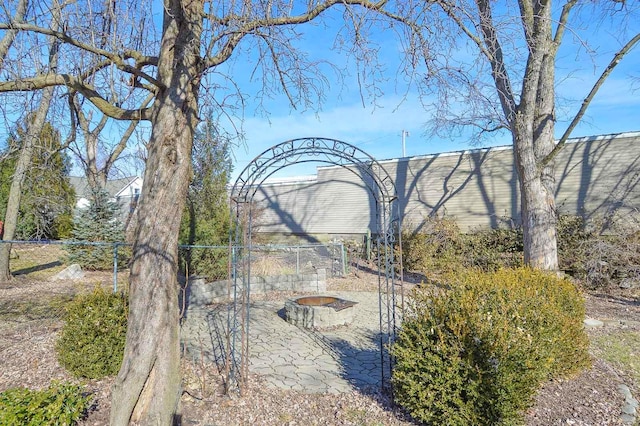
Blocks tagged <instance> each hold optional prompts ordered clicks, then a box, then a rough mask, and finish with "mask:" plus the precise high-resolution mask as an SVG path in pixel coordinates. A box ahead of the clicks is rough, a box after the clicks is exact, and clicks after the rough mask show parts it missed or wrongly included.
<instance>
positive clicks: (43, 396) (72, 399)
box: [0, 382, 91, 426]
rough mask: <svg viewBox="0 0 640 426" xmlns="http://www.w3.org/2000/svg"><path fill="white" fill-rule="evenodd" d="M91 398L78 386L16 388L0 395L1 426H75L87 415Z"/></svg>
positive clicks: (60, 384)
mask: <svg viewBox="0 0 640 426" xmlns="http://www.w3.org/2000/svg"><path fill="white" fill-rule="evenodd" d="M90 401H91V397H90V396H88V395H85V394H84V393H83V392H82V389H81V388H80V387H79V386H76V385H72V384H64V383H55V382H54V383H52V384H51V386H49V387H48V388H47V389H43V390H40V391H35V390H30V389H25V388H14V389H8V390H6V391H4V392H2V393H0V424H2V425H6V426H41V425H72V424H74V423H76V422H77V421H78V420H80V419H81V418H82V417H83V415H84V414H85V413H86V411H87V408H88V406H89V403H90Z"/></svg>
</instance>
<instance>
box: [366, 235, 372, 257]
mask: <svg viewBox="0 0 640 426" xmlns="http://www.w3.org/2000/svg"><path fill="white" fill-rule="evenodd" d="M365 238H366V239H367V241H366V244H365V250H366V251H367V253H366V254H365V258H366V259H367V260H368V261H369V260H371V230H370V229H367V236H366V237H365Z"/></svg>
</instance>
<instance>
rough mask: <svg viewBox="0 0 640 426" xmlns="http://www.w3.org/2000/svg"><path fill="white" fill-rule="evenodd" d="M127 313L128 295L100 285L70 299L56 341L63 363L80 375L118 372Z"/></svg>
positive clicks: (88, 376) (100, 375)
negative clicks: (89, 291)
mask: <svg viewBox="0 0 640 426" xmlns="http://www.w3.org/2000/svg"><path fill="white" fill-rule="evenodd" d="M127 312H128V305H127V298H126V295H124V294H122V293H111V292H106V291H105V290H103V289H101V288H96V290H94V292H93V293H90V294H86V295H81V296H78V297H77V298H75V299H74V300H73V301H72V302H69V304H68V305H67V307H66V314H65V324H64V326H63V328H62V331H61V333H60V337H59V338H58V341H57V344H56V352H57V353H58V361H60V364H62V366H64V367H65V368H66V369H67V370H68V371H70V372H71V373H73V374H74V375H76V376H78V377H86V378H90V379H95V378H100V377H104V376H109V375H114V374H116V373H117V372H118V369H119V368H120V364H121V363H122V357H123V353H124V343H125V337H126V332H127Z"/></svg>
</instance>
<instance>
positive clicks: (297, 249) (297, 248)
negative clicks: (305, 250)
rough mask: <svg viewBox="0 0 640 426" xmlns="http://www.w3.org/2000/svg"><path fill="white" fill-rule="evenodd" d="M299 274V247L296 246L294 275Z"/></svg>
mask: <svg viewBox="0 0 640 426" xmlns="http://www.w3.org/2000/svg"><path fill="white" fill-rule="evenodd" d="M299 273H300V247H299V246H296V275H297V274H299Z"/></svg>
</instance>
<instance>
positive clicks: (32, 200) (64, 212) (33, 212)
mask: <svg viewBox="0 0 640 426" xmlns="http://www.w3.org/2000/svg"><path fill="white" fill-rule="evenodd" d="M25 132H26V130H25V129H24V128H19V129H18V131H17V132H16V133H17V134H16V135H14V136H12V137H10V138H9V140H8V142H7V148H6V151H5V152H4V153H3V154H2V155H1V157H2V158H3V160H2V161H0V179H1V180H0V219H1V218H3V217H4V215H5V212H6V207H7V199H8V196H9V189H10V186H11V179H12V176H13V172H14V170H15V167H16V161H17V154H18V152H19V150H20V147H21V145H22V142H23V138H24V135H25ZM70 170H71V165H70V160H69V158H68V156H67V155H66V154H65V153H64V152H63V150H62V144H61V142H60V133H59V132H58V131H57V130H55V129H54V128H53V126H52V125H51V124H50V123H45V125H44V126H43V129H42V132H41V133H40V136H39V138H38V142H37V144H36V145H35V146H34V152H33V156H32V160H31V166H30V168H29V171H28V172H27V175H26V177H25V181H24V183H23V191H22V192H23V193H22V197H21V201H20V209H19V213H18V223H17V227H16V238H18V239H32V238H37V239H40V238H48V239H58V238H67V237H68V236H69V235H70V233H71V224H72V221H73V207H74V204H75V193H74V190H73V187H72V186H71V183H70V181H69V172H70Z"/></svg>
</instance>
